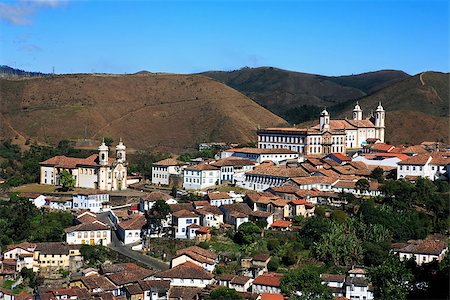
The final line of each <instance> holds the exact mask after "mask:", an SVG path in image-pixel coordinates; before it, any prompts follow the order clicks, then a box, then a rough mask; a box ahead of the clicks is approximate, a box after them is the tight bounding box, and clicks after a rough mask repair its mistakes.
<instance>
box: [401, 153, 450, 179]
mask: <svg viewBox="0 0 450 300" xmlns="http://www.w3.org/2000/svg"><path fill="white" fill-rule="evenodd" d="M449 171H450V152H433V153H426V154H417V155H415V156H412V157H411V158H409V159H406V160H403V161H401V162H399V163H398V167H397V179H402V178H405V179H415V178H418V177H423V178H428V179H430V180H436V179H444V178H446V176H448V174H449Z"/></svg>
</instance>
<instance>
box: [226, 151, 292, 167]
mask: <svg viewBox="0 0 450 300" xmlns="http://www.w3.org/2000/svg"><path fill="white" fill-rule="evenodd" d="M232 156H236V157H241V158H246V159H250V160H253V161H256V162H258V163H262V162H263V161H272V162H274V163H276V164H279V163H280V162H283V161H286V160H290V159H296V158H298V152H295V151H292V150H289V149H284V148H270V149H264V148H241V149H235V151H234V152H233V154H232Z"/></svg>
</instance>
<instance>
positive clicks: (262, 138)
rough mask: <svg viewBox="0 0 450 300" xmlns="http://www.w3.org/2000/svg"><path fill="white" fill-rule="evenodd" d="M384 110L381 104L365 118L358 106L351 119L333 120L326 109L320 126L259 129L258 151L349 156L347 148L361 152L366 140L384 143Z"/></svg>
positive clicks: (322, 113)
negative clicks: (271, 150)
mask: <svg viewBox="0 0 450 300" xmlns="http://www.w3.org/2000/svg"><path fill="white" fill-rule="evenodd" d="M385 117H386V114H385V111H384V108H383V106H381V103H380V104H379V105H378V107H377V109H376V111H375V113H371V115H370V116H369V117H368V118H366V119H363V111H362V109H361V107H360V106H359V104H358V103H357V104H356V106H355V108H354V109H353V117H352V119H342V120H331V118H330V114H329V113H328V111H327V110H326V109H324V110H323V111H322V112H321V113H320V118H319V124H317V125H315V126H313V127H310V128H265V129H259V130H258V131H257V134H258V148H262V149H277V148H283V149H289V150H292V151H295V152H298V153H303V154H318V155H324V154H325V155H326V154H329V153H346V151H347V149H360V148H362V147H363V146H364V145H366V143H367V142H366V141H367V139H375V140H379V141H380V142H382V143H384V130H385Z"/></svg>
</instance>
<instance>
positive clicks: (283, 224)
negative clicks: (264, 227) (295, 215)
mask: <svg viewBox="0 0 450 300" xmlns="http://www.w3.org/2000/svg"><path fill="white" fill-rule="evenodd" d="M270 228H272V229H273V230H278V231H290V230H292V222H291V221H284V220H277V221H274V222H273V223H272V225H270Z"/></svg>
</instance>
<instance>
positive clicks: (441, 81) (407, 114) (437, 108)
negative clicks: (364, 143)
mask: <svg viewBox="0 0 450 300" xmlns="http://www.w3.org/2000/svg"><path fill="white" fill-rule="evenodd" d="M449 81H450V75H449V73H438V72H425V73H421V74H418V75H415V76H413V77H410V78H408V79H405V80H403V81H401V82H398V83H395V84H393V85H391V86H389V87H386V88H384V89H382V90H379V91H378V92H376V93H374V94H372V95H370V96H367V97H364V98H362V99H360V100H359V103H360V105H361V107H362V109H363V110H364V111H365V113H369V112H370V111H369V110H370V109H375V108H376V106H377V104H378V102H380V101H381V102H382V103H383V107H384V108H385V110H386V127H387V132H386V138H387V139H388V140H389V141H390V142H392V143H404V142H410V143H419V142H422V141H425V140H427V141H436V140H443V141H446V142H449V129H450V127H449V125H450V123H449V99H450V98H449V95H450V94H449ZM353 106H354V103H347V104H346V106H345V107H343V108H342V110H343V113H341V114H340V116H341V117H344V116H351V111H352V109H353Z"/></svg>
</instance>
